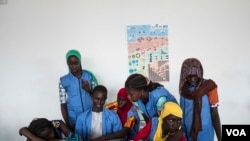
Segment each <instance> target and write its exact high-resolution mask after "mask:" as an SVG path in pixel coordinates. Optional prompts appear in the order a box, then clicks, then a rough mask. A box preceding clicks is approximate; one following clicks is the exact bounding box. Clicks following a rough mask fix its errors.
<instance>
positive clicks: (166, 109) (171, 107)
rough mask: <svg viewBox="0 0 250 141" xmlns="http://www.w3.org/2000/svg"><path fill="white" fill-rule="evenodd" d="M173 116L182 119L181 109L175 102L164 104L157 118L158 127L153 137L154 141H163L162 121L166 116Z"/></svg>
mask: <svg viewBox="0 0 250 141" xmlns="http://www.w3.org/2000/svg"><path fill="white" fill-rule="evenodd" d="M170 114H171V115H174V116H176V117H179V118H182V109H181V107H180V106H179V105H178V104H177V103H175V102H171V101H169V102H166V103H165V104H164V106H163V109H162V110H161V114H160V116H159V117H158V125H157V129H156V132H155V135H154V141H164V140H165V139H164V138H162V124H163V119H164V118H165V117H167V116H168V115H170Z"/></svg>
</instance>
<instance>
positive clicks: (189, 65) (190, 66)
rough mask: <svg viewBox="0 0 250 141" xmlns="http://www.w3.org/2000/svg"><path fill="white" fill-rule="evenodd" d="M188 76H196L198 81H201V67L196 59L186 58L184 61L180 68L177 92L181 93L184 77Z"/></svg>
mask: <svg viewBox="0 0 250 141" xmlns="http://www.w3.org/2000/svg"><path fill="white" fill-rule="evenodd" d="M188 75H197V76H198V78H199V79H200V80H202V79H203V67H202V65H201V62H200V61H199V60H198V59H196V58H188V59H186V60H184V62H183V63H182V67H181V75H180V83H179V90H180V91H181V89H182V87H183V85H184V83H185V81H186V77H187V76H188Z"/></svg>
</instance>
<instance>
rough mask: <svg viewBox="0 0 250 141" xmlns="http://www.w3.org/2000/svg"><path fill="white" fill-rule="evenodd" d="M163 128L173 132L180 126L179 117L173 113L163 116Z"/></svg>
mask: <svg viewBox="0 0 250 141" xmlns="http://www.w3.org/2000/svg"><path fill="white" fill-rule="evenodd" d="M162 127H163V130H166V131H167V132H170V133H173V132H175V131H177V130H179V128H180V127H181V118H179V117H176V116H174V115H168V116H166V117H165V118H163V126H162Z"/></svg>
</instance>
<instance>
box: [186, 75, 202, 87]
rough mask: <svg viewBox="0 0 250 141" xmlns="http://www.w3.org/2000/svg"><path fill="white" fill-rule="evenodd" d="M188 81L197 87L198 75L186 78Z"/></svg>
mask: <svg viewBox="0 0 250 141" xmlns="http://www.w3.org/2000/svg"><path fill="white" fill-rule="evenodd" d="M186 80H187V82H188V83H189V84H190V85H194V86H195V85H197V83H198V80H199V78H198V76H197V75H189V76H187V77H186Z"/></svg>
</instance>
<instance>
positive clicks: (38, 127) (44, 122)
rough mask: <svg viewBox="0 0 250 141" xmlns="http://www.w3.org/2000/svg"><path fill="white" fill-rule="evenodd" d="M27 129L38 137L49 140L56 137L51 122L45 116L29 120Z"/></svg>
mask: <svg viewBox="0 0 250 141" xmlns="http://www.w3.org/2000/svg"><path fill="white" fill-rule="evenodd" d="M28 129H29V131H30V132H31V133H32V134H34V135H35V136H38V137H40V138H43V139H46V140H49V139H56V134H55V131H54V127H53V124H52V123H51V121H49V120H48V119H46V118H37V119H34V120H32V121H31V123H30V125H29V127H28Z"/></svg>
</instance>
